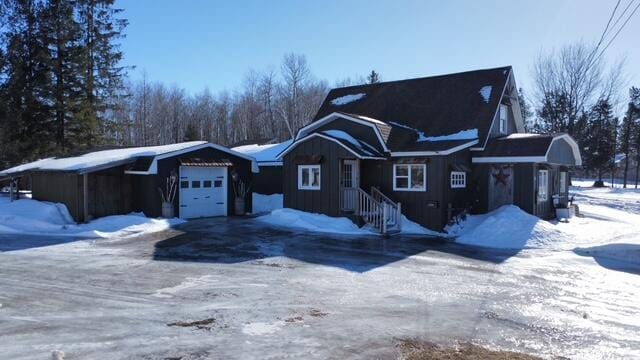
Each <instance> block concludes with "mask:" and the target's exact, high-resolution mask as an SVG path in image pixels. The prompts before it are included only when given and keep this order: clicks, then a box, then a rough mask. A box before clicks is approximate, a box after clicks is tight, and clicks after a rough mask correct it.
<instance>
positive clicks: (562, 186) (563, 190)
mask: <svg viewBox="0 0 640 360" xmlns="http://www.w3.org/2000/svg"><path fill="white" fill-rule="evenodd" d="M566 192H567V173H566V171H561V172H560V193H561V194H565V193H566Z"/></svg>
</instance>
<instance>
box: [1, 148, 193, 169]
mask: <svg viewBox="0 0 640 360" xmlns="http://www.w3.org/2000/svg"><path fill="white" fill-rule="evenodd" d="M202 144H206V141H189V142H183V143H178V144H169V145H161V146H147V147H136V148H125V149H113V150H103V151H95V152H91V153H88V154H84V155H81V156H74V157H68V158H49V159H43V160H38V161H35V162H31V163H28V164H24V165H19V166H16V167H13V168H10V169H7V170H4V171H2V172H0V175H2V174H5V173H15V172H20V171H26V170H35V169H39V170H53V171H73V170H81V169H85V168H91V167H95V166H100V165H105V164H109V163H112V162H116V161H123V160H128V159H135V158H137V157H140V156H156V155H161V154H166V153H170V152H174V151H180V150H184V149H188V148H190V147H193V146H198V145H202Z"/></svg>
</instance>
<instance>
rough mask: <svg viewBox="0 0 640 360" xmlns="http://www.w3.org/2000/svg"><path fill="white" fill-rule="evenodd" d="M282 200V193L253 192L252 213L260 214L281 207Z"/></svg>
mask: <svg viewBox="0 0 640 360" xmlns="http://www.w3.org/2000/svg"><path fill="white" fill-rule="evenodd" d="M283 201H284V199H283V196H282V194H271V195H264V194H258V193H253V213H254V214H261V213H268V212H272V211H273V210H277V209H282V204H283Z"/></svg>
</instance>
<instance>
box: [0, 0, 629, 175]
mask: <svg viewBox="0 0 640 360" xmlns="http://www.w3.org/2000/svg"><path fill="white" fill-rule="evenodd" d="M114 2H115V0H4V1H2V2H1V3H0V167H1V168H6V167H8V166H12V165H15V164H19V163H23V162H26V161H30V160H35V159H38V158H42V157H48V156H65V155H71V154H76V153H79V152H82V151H86V150H87V149H91V148H96V147H100V146H114V145H117V146H148V145H161V144H167V143H173V142H179V141H186V140H206V141H211V142H215V143H219V144H223V145H232V144H235V143H238V142H241V141H244V140H256V139H263V140H276V141H282V140H285V139H288V138H291V137H293V136H294V134H295V133H296V132H297V130H298V129H299V128H300V127H302V126H304V125H306V124H307V123H308V122H309V121H311V119H312V118H313V116H314V115H315V113H316V112H317V110H318V108H319V106H320V105H321V103H322V101H323V99H324V98H325V96H326V94H327V92H328V90H329V84H328V82H327V81H326V80H322V79H317V78H316V77H315V76H314V75H313V73H312V72H311V69H310V66H309V64H308V62H307V60H306V58H305V56H304V55H302V54H293V53H290V54H286V55H284V56H283V59H282V62H281V63H280V64H279V66H278V67H276V68H270V69H268V70H265V71H248V72H247V73H246V74H245V76H244V80H243V82H242V84H241V86H240V87H239V88H238V89H236V90H235V91H221V92H218V93H215V94H214V93H211V92H210V91H209V90H207V89H205V90H203V91H201V92H199V93H195V94H189V93H188V92H187V91H186V90H185V89H183V88H180V87H179V86H177V85H171V86H167V85H165V84H162V83H159V82H155V81H152V80H150V79H148V77H147V76H145V75H143V76H142V77H141V79H139V80H135V81H132V80H130V79H129V74H128V70H131V69H130V68H126V67H124V66H123V65H122V60H123V57H124V54H123V52H122V51H121V50H120V48H119V42H120V40H121V39H122V38H123V37H124V35H125V34H124V32H125V29H126V26H127V24H128V21H127V20H126V19H124V18H123V17H122V16H123V13H122V10H121V9H118V8H116V7H115V6H114ZM595 53H596V52H595V51H594V47H593V46H590V45H588V44H585V43H582V42H578V43H575V44H569V45H567V46H564V47H562V48H561V49H559V50H558V51H551V52H548V53H544V54H541V55H540V57H539V58H538V59H537V60H536V61H535V64H534V67H533V79H534V84H533V87H532V92H531V97H528V96H527V95H529V92H525V91H524V90H522V89H520V92H519V99H520V103H521V110H522V115H523V118H524V119H525V121H526V125H527V129H528V130H529V131H533V132H545V133H548V132H551V133H557V132H566V133H569V134H570V135H572V136H573V137H574V138H575V139H576V140H577V141H578V143H579V145H580V148H581V149H580V150H581V153H582V156H583V160H584V161H583V162H584V169H585V171H586V172H587V174H588V175H590V176H597V177H598V178H599V180H602V177H603V175H604V174H606V173H611V172H614V171H616V169H617V168H618V166H620V164H623V166H622V168H623V171H624V174H623V178H624V182H625V185H626V182H627V174H628V173H629V172H630V171H632V170H635V171H634V173H635V179H636V183H637V179H638V171H639V169H638V163H639V162H640V119H639V118H640V110H639V108H640V100H639V97H640V95H639V92H640V90H638V88H635V87H632V88H631V89H630V90H629V96H624V97H621V96H620V94H622V93H624V91H623V90H624V88H625V87H626V85H627V84H626V83H625V78H626V77H625V76H624V73H623V64H622V63H614V64H607V63H606V62H605V60H604V58H603V57H602V56H595ZM378 81H380V75H379V74H378V73H376V72H375V71H372V72H371V73H369V74H368V75H367V76H366V77H364V76H355V77H353V78H347V79H342V80H340V81H337V82H335V84H334V86H336V87H339V86H348V85H355V84H362V83H373V82H378ZM623 104H626V108H624V110H621V109H623ZM623 112H624V115H623V116H618V114H619V113H620V114H622V113H623ZM616 155H618V156H616ZM634 163H635V169H631V167H632V165H633V164H634Z"/></svg>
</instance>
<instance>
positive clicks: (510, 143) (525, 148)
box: [473, 134, 558, 157]
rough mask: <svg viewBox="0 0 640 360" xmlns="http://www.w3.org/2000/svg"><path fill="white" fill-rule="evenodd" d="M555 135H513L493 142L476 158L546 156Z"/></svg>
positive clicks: (477, 154)
mask: <svg viewBox="0 0 640 360" xmlns="http://www.w3.org/2000/svg"><path fill="white" fill-rule="evenodd" d="M556 136H558V135H557V134H556V135H553V134H512V135H510V136H505V137H503V138H498V139H495V140H492V141H490V142H489V144H488V145H487V147H486V149H485V150H484V151H482V152H478V153H475V154H473V156H474V157H506V156H509V157H512V156H545V155H546V154H547V150H548V149H549V146H551V142H552V141H553V139H554V137H556Z"/></svg>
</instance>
